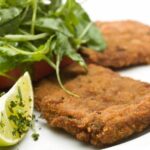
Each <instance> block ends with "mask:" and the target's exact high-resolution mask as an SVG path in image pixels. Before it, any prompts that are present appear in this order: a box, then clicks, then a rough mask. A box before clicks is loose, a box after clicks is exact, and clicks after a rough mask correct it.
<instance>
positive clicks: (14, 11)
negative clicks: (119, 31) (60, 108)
mask: <svg viewBox="0 0 150 150" xmlns="http://www.w3.org/2000/svg"><path fill="white" fill-rule="evenodd" d="M105 46H106V45H105V42H104V40H103V37H102V35H101V34H100V32H99V30H98V29H97V28H96V27H95V25H94V24H93V23H92V22H91V20H90V18H89V16H88V15H87V13H86V12H85V11H84V9H83V8H82V7H81V6H80V4H79V3H77V2H76V1H75V0H66V2H63V1H62V0H0V75H4V76H5V75H6V73H7V72H8V71H10V70H12V69H14V68H16V67H19V66H22V65H24V64H31V65H32V63H34V62H37V61H41V60H44V61H46V62H47V63H48V64H49V65H50V66H51V67H53V68H54V69H55V70H56V75H57V79H58V82H59V84H60V86H61V87H62V88H63V89H64V90H65V91H66V92H68V93H70V94H71V92H69V91H68V90H67V89H65V87H64V86H63V84H62V82H61V79H60V75H59V72H60V63H61V61H62V59H63V58H64V57H68V58H70V59H72V60H73V61H76V62H78V63H79V64H80V65H81V66H83V67H85V68H86V63H85V61H84V59H83V58H82V56H81V55H80V54H79V53H78V50H79V49H82V48H83V47H89V48H92V49H93V50H96V51H102V50H103V49H104V48H105Z"/></svg>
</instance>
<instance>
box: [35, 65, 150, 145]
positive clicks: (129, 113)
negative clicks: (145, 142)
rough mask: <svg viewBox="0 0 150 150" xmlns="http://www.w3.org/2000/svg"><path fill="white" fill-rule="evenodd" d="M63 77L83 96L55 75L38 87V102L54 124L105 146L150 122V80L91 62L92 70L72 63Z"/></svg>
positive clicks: (39, 108)
mask: <svg viewBox="0 0 150 150" xmlns="http://www.w3.org/2000/svg"><path fill="white" fill-rule="evenodd" d="M62 78H63V81H64V85H65V87H66V88H67V89H70V90H71V91H72V92H74V93H76V94H78V95H79V97H74V96H70V95H68V94H66V93H65V92H64V91H63V90H62V89H61V88H60V87H59V85H58V83H57V79H56V78H55V77H49V78H47V79H44V80H43V81H41V82H40V83H38V84H37V85H36V88H35V106H36V108H37V109H38V110H39V111H41V113H42V115H43V117H44V118H45V119H46V120H47V122H48V124H49V126H50V127H55V128H61V129H64V130H65V131H67V132H69V133H70V134H72V135H73V136H75V137H76V138H77V139H78V140H81V141H84V142H87V143H91V144H93V145H96V146H99V147H103V146H108V145H112V144H114V143H116V142H119V141H121V140H123V139H126V138H128V137H130V136H131V135H133V134H136V133H138V132H141V131H143V130H144V129H145V128H147V127H149V126H150V84H147V83H143V82H140V81H136V80H133V79H130V78H127V77H121V76H120V75H119V74H118V73H115V72H113V71H111V70H109V69H106V68H103V67H100V66H96V65H94V64H90V65H89V66H88V73H86V72H84V70H82V69H81V68H80V67H78V66H77V65H71V66H69V67H67V68H66V69H64V70H63V74H62Z"/></svg>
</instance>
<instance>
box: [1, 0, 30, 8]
mask: <svg viewBox="0 0 150 150" xmlns="http://www.w3.org/2000/svg"><path fill="white" fill-rule="evenodd" d="M29 3H31V0H0V7H2V8H4V7H12V6H16V7H23V8H24V7H26V6H27V5H28V4H29Z"/></svg>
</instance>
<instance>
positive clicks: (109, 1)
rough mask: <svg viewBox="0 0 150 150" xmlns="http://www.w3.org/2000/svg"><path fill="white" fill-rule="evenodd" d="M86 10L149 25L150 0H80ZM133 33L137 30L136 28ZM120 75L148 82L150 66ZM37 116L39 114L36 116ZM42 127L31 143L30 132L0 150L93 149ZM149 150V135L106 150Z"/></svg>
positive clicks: (93, 14) (100, 16) (98, 17)
mask: <svg viewBox="0 0 150 150" xmlns="http://www.w3.org/2000/svg"><path fill="white" fill-rule="evenodd" d="M79 1H80V2H82V5H83V7H84V8H85V9H86V10H87V12H88V13H89V15H90V17H91V18H92V20H94V21H95V20H101V21H107V20H126V19H133V20H137V21H141V22H143V23H145V24H150V0H79ZM135 30H136V29H135ZM121 74H122V75H125V76H130V77H132V78H135V79H139V80H142V81H146V82H149V83H150V66H142V67H136V68H130V69H128V70H124V71H121ZM37 116H38V114H37ZM39 127H42V129H41V130H40V131H38V132H39V133H40V138H39V140H38V141H37V142H34V141H33V140H32V138H31V132H29V133H28V135H27V136H26V138H25V139H24V140H23V141H22V142H21V143H20V144H18V145H17V146H15V147H13V148H0V150H94V147H92V146H90V145H86V144H83V143H81V142H79V141H77V140H76V139H74V138H73V137H71V136H70V135H68V134H66V133H64V132H60V131H58V130H57V131H56V130H53V129H50V128H48V127H47V125H46V123H45V122H44V121H43V120H40V121H39V123H38V124H37V129H38V128H39ZM127 149H128V150H130V149H136V150H149V149H150V133H148V131H147V132H146V133H145V134H144V135H143V136H139V137H138V138H135V139H133V140H130V141H129V142H125V143H122V144H120V145H117V146H113V147H110V148H107V149H106V150H127Z"/></svg>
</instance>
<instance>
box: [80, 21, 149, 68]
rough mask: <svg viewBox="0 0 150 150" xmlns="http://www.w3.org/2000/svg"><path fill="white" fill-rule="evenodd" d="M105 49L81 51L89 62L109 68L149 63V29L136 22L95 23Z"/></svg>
mask: <svg viewBox="0 0 150 150" xmlns="http://www.w3.org/2000/svg"><path fill="white" fill-rule="evenodd" d="M96 25H97V27H98V28H100V30H101V32H102V34H103V35H104V39H105V40H106V43H107V48H106V49H105V51H104V52H103V53H99V52H95V51H92V50H90V49H86V50H84V51H82V54H83V55H84V56H85V57H86V58H87V60H88V61H89V62H92V63H96V64H99V65H102V66H106V67H111V68H122V67H128V66H132V65H139V64H149V63H150V27H149V26H146V25H144V24H142V23H139V22H136V21H116V22H115V21H114V22H96Z"/></svg>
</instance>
